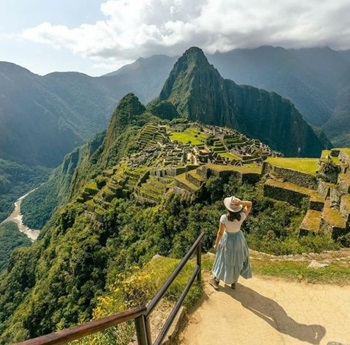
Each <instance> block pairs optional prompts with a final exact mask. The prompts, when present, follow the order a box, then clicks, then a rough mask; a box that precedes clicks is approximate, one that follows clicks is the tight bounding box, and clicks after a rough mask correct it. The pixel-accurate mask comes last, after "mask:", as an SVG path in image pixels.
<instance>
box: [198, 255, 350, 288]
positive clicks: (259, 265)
mask: <svg viewBox="0 0 350 345" xmlns="http://www.w3.org/2000/svg"><path fill="white" fill-rule="evenodd" d="M250 260H251V265H252V270H253V274H256V275H262V276H265V277H277V278H283V279H286V280H289V281H303V282H307V283H310V284H334V285H340V286H345V285H349V284H350V270H349V263H341V262H337V261H333V262H332V263H331V264H330V265H329V266H328V267H327V268H323V269H316V268H308V265H309V264H310V261H309V260H305V261H293V260H287V259H285V260H283V259H278V260H276V259H274V258H273V257H272V258H268V257H265V256H264V257H256V256H255V255H253V256H252V257H251V258H250ZM213 263H214V256H208V255H203V257H202V264H203V269H204V270H205V271H208V272H209V271H210V270H211V268H212V267H213Z"/></svg>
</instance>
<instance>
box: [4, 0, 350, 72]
mask: <svg viewBox="0 0 350 345" xmlns="http://www.w3.org/2000/svg"><path fill="white" fill-rule="evenodd" d="M349 13H350V1H346V0H304V1H299V0H104V1H102V0H0V61H7V62H12V63H15V64H17V65H20V66H22V67H24V68H27V69H29V70H30V71H31V72H33V73H36V74H39V75H45V74H48V73H51V72H56V71H77V72H82V73H85V74H88V75H90V76H100V75H103V74H106V73H109V72H112V71H115V70H117V69H119V68H120V67H122V66H124V65H126V64H129V63H132V62H133V61H135V60H137V59H138V58H139V57H144V58H147V57H149V56H152V55H155V54H165V55H168V56H180V55H181V54H183V53H184V52H185V50H187V49H188V48H190V47H192V46H197V47H199V48H201V49H202V50H203V51H204V52H205V53H209V54H211V53H214V52H216V51H220V52H227V51H230V50H232V49H237V48H256V47H259V46H262V45H271V46H281V47H284V48H305V47H320V46H321V47H324V46H329V47H330V48H332V49H334V50H345V49H350V39H349V38H350V15H349Z"/></svg>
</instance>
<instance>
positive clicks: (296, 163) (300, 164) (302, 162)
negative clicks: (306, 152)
mask: <svg viewBox="0 0 350 345" xmlns="http://www.w3.org/2000/svg"><path fill="white" fill-rule="evenodd" d="M318 161H319V159H318V158H284V157H283V158H282V157H269V158H267V159H266V162H267V163H269V164H271V165H274V166H277V167H280V168H285V169H291V170H295V171H299V172H302V173H305V174H309V175H313V176H316V171H317V170H318Z"/></svg>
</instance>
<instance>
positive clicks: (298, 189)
mask: <svg viewBox="0 0 350 345" xmlns="http://www.w3.org/2000/svg"><path fill="white" fill-rule="evenodd" d="M265 184H268V185H270V186H273V187H279V188H283V189H287V190H291V191H293V192H297V193H300V194H304V195H308V196H310V198H311V199H312V200H314V201H323V198H322V196H321V195H320V194H319V193H317V192H316V191H315V190H313V189H308V188H305V187H301V186H298V185H296V184H294V183H290V182H281V181H277V180H273V179H269V180H267V181H266V182H265Z"/></svg>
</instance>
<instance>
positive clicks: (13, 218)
mask: <svg viewBox="0 0 350 345" xmlns="http://www.w3.org/2000/svg"><path fill="white" fill-rule="evenodd" d="M34 191H35V189H33V190H31V191H29V192H28V193H27V194H25V195H23V196H21V197H20V198H18V199H17V201H16V202H15V204H14V205H15V209H14V210H13V212H12V213H11V214H10V216H9V217H7V218H6V219H5V220H4V221H3V223H5V222H15V223H16V224H17V226H18V230H19V231H20V232H23V233H24V234H25V235H27V237H28V238H29V239H30V240H31V241H32V242H34V241H35V240H36V239H37V238H38V236H39V234H40V230H33V229H30V228H28V226H26V225H25V224H23V215H22V214H21V203H22V201H23V199H24V198H25V197H26V196H27V195H28V194H30V193H32V192H34Z"/></svg>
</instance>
